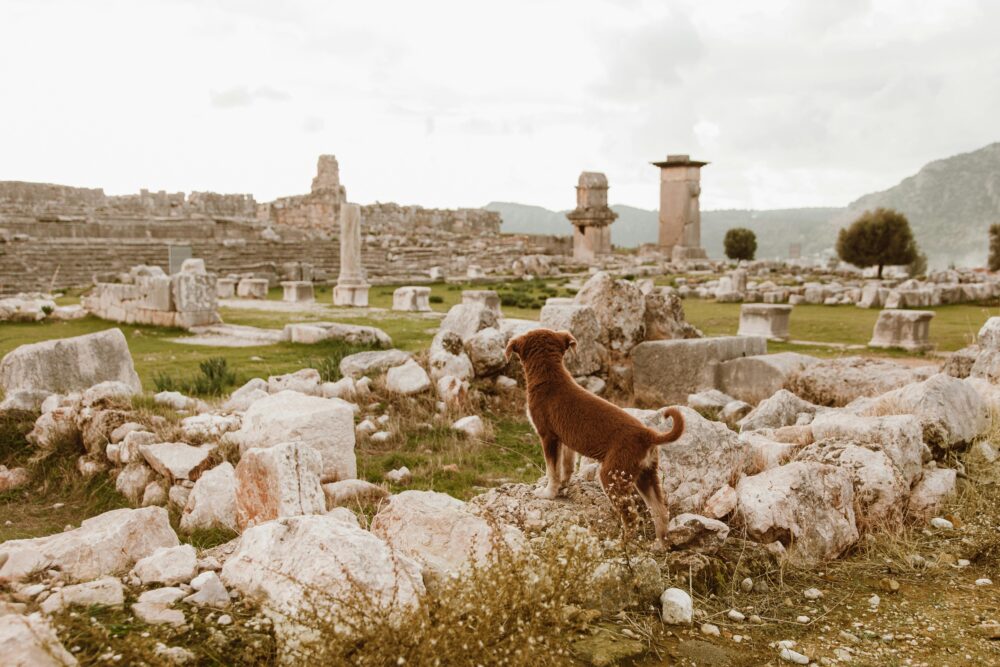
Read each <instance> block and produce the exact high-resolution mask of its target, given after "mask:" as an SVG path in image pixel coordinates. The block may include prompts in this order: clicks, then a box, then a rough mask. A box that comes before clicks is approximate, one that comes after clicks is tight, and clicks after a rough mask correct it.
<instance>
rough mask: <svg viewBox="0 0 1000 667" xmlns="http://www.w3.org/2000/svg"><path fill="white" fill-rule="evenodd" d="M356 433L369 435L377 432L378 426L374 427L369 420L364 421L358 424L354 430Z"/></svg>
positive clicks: (373, 423)
mask: <svg viewBox="0 0 1000 667" xmlns="http://www.w3.org/2000/svg"><path fill="white" fill-rule="evenodd" d="M355 430H356V431H357V432H358V433H363V434H371V433H374V432H375V431H377V430H378V426H376V425H375V422H373V421H372V420H371V419H365V420H364V421H362V422H361V423H360V424H358V426H357V428H356V429H355Z"/></svg>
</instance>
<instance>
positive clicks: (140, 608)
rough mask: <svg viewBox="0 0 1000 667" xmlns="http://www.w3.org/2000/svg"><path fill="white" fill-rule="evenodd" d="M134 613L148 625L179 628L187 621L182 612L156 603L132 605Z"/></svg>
mask: <svg viewBox="0 0 1000 667" xmlns="http://www.w3.org/2000/svg"><path fill="white" fill-rule="evenodd" d="M132 613H133V614H135V617H136V618H138V619H139V620H140V621H142V622H143V623H146V624H148V625H172V626H174V627H176V628H179V627H181V626H182V625H184V623H185V620H186V619H185V618H184V612H182V611H181V610H179V609H171V608H170V607H169V606H167V605H165V604H158V603H155V602H136V603H135V604H133V605H132Z"/></svg>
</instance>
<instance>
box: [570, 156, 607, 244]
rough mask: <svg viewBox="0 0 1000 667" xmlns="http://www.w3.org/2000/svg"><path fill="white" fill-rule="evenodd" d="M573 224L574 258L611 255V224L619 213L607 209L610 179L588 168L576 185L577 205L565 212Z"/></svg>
mask: <svg viewBox="0 0 1000 667" xmlns="http://www.w3.org/2000/svg"><path fill="white" fill-rule="evenodd" d="M566 217H567V218H569V221H570V222H572V223H573V259H576V260H580V261H584V262H590V261H593V260H594V259H595V258H597V257H600V256H603V255H610V254H611V228H610V225H611V223H612V222H614V221H615V218H617V217H618V214H617V213H615V212H614V211H612V210H611V209H610V208H608V178H607V176H605V175H604V174H600V173H597V172H594V171H585V172H583V173H582V174H580V180H579V182H578V183H577V186H576V208H575V209H573V210H572V211H570V212H569V213H567V214H566Z"/></svg>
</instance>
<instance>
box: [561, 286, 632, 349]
mask: <svg viewBox="0 0 1000 667" xmlns="http://www.w3.org/2000/svg"><path fill="white" fill-rule="evenodd" d="M573 302H574V303H577V304H580V305H584V306H590V307H591V308H593V309H594V314H595V315H596V316H597V321H598V323H599V324H600V327H601V337H600V341H601V343H602V344H603V345H605V346H606V347H607V348H608V349H609V350H610V351H611V352H612V353H619V354H627V353H628V351H629V350H631V349H632V348H633V347H634V346H635V345H637V344H638V343H640V342H642V340H643V339H644V338H645V335H646V318H645V314H646V301H645V296H644V295H643V293H642V290H640V289H639V287H638V286H637V285H636V284H635V283H633V282H629V281H628V280H616V279H615V278H614V276H612V275H611V274H610V273H607V272H605V271H599V272H597V273H595V274H594V275H593V276H592V277H591V278H590V280H588V281H587V282H586V283H584V285H583V287H581V288H580V291H579V292H577V293H576V296H575V297H574V298H573Z"/></svg>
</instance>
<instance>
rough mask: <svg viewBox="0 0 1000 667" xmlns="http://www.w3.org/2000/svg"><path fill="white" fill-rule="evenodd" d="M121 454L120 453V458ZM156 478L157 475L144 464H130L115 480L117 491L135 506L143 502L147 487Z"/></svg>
mask: <svg viewBox="0 0 1000 667" xmlns="http://www.w3.org/2000/svg"><path fill="white" fill-rule="evenodd" d="M120 457H121V454H120V453H119V458H120ZM155 478H156V473H155V472H153V469H152V468H150V467H149V466H148V465H146V464H145V463H142V462H134V463H129V464H128V465H127V466H125V468H124V469H123V470H122V471H121V472H119V473H118V477H116V478H115V489H117V490H118V492H119V493H120V494H122V495H123V496H125V497H126V498H128V499H129V500H131V501H132V502H133V503H135V504H139V503H141V502H142V497H143V495H145V493H146V487H147V486H149V484H150V483H151V482H153V481H154V480H155Z"/></svg>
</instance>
